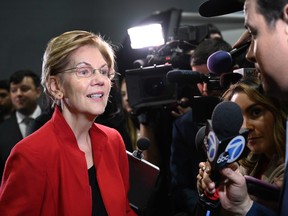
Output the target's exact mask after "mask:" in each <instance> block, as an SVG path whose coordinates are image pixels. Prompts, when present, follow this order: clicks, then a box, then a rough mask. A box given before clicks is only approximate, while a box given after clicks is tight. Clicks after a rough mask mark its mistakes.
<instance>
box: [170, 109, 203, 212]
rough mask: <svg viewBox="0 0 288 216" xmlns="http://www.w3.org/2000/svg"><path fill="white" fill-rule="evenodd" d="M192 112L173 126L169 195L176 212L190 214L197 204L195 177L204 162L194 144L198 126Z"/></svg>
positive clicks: (180, 118)
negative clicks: (200, 163) (200, 164)
mask: <svg viewBox="0 0 288 216" xmlns="http://www.w3.org/2000/svg"><path fill="white" fill-rule="evenodd" d="M192 118H193V117H192V111H189V112H187V113H185V114H184V115H183V116H180V117H178V118H177V119H176V120H175V121H174V124H173V132H172V137H173V139H172V144H171V157H170V159H171V160H170V162H171V166H170V169H171V188H172V190H171V195H172V199H173V201H174V203H175V204H176V206H175V207H176V209H177V211H185V212H187V213H190V214H192V213H193V212H194V211H195V207H196V204H197V203H198V199H199V195H198V191H197V178H196V177H197V175H198V170H199V162H201V161H205V156H204V155H201V154H200V153H199V152H198V151H197V149H196V144H195V136H196V134H197V132H198V129H199V127H200V126H198V125H197V124H196V123H195V122H193V119H192Z"/></svg>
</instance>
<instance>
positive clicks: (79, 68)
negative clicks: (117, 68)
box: [62, 62, 115, 80]
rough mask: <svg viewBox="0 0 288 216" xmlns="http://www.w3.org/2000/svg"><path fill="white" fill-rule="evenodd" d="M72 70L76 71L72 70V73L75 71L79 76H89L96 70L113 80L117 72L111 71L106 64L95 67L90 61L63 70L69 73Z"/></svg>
mask: <svg viewBox="0 0 288 216" xmlns="http://www.w3.org/2000/svg"><path fill="white" fill-rule="evenodd" d="M70 70H74V71H71V72H70V73H75V74H76V76H77V77H79V78H89V77H91V76H92V75H93V74H95V73H96V71H99V74H100V75H102V76H103V77H107V78H109V79H111V80H112V79H113V78H114V76H115V72H113V71H111V70H110V69H109V67H108V66H107V65H104V66H102V67H101V68H98V69H95V68H93V67H91V66H90V65H89V64H88V63H85V62H81V63H79V64H78V65H76V67H73V68H69V69H66V70H64V71H62V72H63V73H64V72H68V73H69V71H70Z"/></svg>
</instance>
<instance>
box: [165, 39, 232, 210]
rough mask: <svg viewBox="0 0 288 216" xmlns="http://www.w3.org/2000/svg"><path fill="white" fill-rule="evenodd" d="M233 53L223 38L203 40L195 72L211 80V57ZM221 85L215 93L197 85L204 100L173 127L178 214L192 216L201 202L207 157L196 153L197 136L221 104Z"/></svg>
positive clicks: (194, 59) (197, 100) (197, 101)
mask: <svg viewBox="0 0 288 216" xmlns="http://www.w3.org/2000/svg"><path fill="white" fill-rule="evenodd" d="M231 49H232V47H231V45H230V44H229V43H227V42H226V41H224V40H222V39H220V38H214V39H206V40H204V41H203V42H201V43H200V44H199V45H198V46H197V47H196V48H195V50H194V51H193V53H192V57H191V68H192V71H197V72H200V73H203V74H205V75H207V76H209V70H208V68H207V64H206V63H207V59H208V57H209V56H210V55H211V54H212V53H214V52H216V51H218V50H226V51H230V50H231ZM223 72H228V71H223ZM218 84H219V86H218V87H217V88H215V89H213V88H212V86H210V85H209V84H207V83H205V82H201V83H198V84H197V87H198V90H199V92H200V95H202V97H197V98H195V99H192V101H190V103H191V107H190V109H191V110H190V111H188V112H186V113H185V114H184V115H182V116H180V117H178V118H177V119H176V120H175V121H174V123H173V130H172V142H171V156H170V173H171V198H172V202H173V204H174V206H175V213H180V212H181V213H182V214H183V215H192V214H194V212H195V208H196V204H197V202H198V198H199V197H198V192H197V181H196V177H197V174H198V164H199V162H200V161H202V160H203V158H204V155H201V154H200V153H199V152H197V149H196V143H195V136H196V133H197V132H198V130H199V128H200V127H201V126H203V124H205V122H206V119H209V118H211V114H212V111H213V109H214V107H215V106H216V105H217V104H218V103H219V102H220V97H221V95H222V93H223V92H224V91H225V90H226V88H221V87H220V83H219V81H218ZM193 85H196V84H193ZM200 116H201V117H200Z"/></svg>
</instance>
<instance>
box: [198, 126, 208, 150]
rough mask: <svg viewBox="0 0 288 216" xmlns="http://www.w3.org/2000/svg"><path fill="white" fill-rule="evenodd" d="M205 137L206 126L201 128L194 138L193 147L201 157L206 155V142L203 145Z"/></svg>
mask: <svg viewBox="0 0 288 216" xmlns="http://www.w3.org/2000/svg"><path fill="white" fill-rule="evenodd" d="M205 137H206V126H202V127H201V128H200V129H199V130H198V132H197V134H196V136H195V145H196V150H197V152H199V153H200V154H203V155H206V154H207V142H206V143H205Z"/></svg>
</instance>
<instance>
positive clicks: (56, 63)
mask: <svg viewBox="0 0 288 216" xmlns="http://www.w3.org/2000/svg"><path fill="white" fill-rule="evenodd" d="M85 45H92V46H96V47H97V48H98V49H99V51H100V53H101V54H102V56H103V58H104V60H105V61H106V63H107V65H108V67H109V69H110V71H111V72H113V73H114V69H115V53H114V50H113V48H112V45H110V44H109V43H108V42H106V41H105V40H104V39H103V38H102V36H100V35H95V34H94V33H91V32H87V31H81V30H74V31H68V32H65V33H63V34H61V35H59V36H57V37H55V38H52V39H51V40H50V41H49V42H48V45H47V48H46V50H45V52H44V56H43V63H42V77H41V84H42V85H43V88H44V92H45V93H46V95H48V96H49V97H50V98H51V99H52V101H54V98H53V96H52V94H51V93H50V92H49V88H48V80H49V77H50V76H55V75H57V74H59V73H61V71H62V70H64V68H65V67H66V66H67V65H68V64H69V61H70V56H71V54H72V53H73V52H74V51H75V50H77V49H78V48H80V47H82V46H85ZM54 102H55V101H54Z"/></svg>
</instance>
